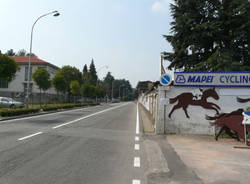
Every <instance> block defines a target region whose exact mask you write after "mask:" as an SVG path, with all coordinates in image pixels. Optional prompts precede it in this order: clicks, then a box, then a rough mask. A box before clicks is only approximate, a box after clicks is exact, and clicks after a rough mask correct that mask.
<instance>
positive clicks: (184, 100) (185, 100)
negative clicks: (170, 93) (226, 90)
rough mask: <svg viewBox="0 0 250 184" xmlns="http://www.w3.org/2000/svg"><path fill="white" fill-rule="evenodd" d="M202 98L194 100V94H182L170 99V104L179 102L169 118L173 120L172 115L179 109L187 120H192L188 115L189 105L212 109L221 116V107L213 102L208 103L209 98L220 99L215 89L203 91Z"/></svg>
mask: <svg viewBox="0 0 250 184" xmlns="http://www.w3.org/2000/svg"><path fill="white" fill-rule="evenodd" d="M200 91H201V92H202V96H201V99H200V100H194V98H195V96H194V95H193V94H192V93H182V94H180V95H178V96H177V97H175V98H170V100H169V103H170V104H173V103H175V102H176V101H178V104H176V105H175V106H174V107H173V109H172V110H171V112H170V113H169V115H168V117H169V118H171V115H172V113H173V112H174V111H175V110H176V109H179V108H182V109H183V110H184V112H185V114H186V117H187V118H190V117H189V115H188V113H187V107H188V106H189V105H195V106H201V107H203V108H204V109H212V110H215V111H216V114H219V111H218V110H220V107H219V106H218V105H216V104H214V103H212V102H208V101H207V98H209V97H212V98H214V99H215V100H218V99H219V95H218V94H217V92H216V91H215V89H207V90H205V91H203V90H201V89H200Z"/></svg>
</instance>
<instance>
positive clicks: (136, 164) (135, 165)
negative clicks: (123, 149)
mask: <svg viewBox="0 0 250 184" xmlns="http://www.w3.org/2000/svg"><path fill="white" fill-rule="evenodd" d="M134 167H141V160H140V157H135V158H134Z"/></svg>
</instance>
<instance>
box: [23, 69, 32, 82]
mask: <svg viewBox="0 0 250 184" xmlns="http://www.w3.org/2000/svg"><path fill="white" fill-rule="evenodd" d="M28 70H29V67H28V66H26V67H25V76H24V80H25V81H28ZM31 76H32V66H31V67H30V81H32V77H31Z"/></svg>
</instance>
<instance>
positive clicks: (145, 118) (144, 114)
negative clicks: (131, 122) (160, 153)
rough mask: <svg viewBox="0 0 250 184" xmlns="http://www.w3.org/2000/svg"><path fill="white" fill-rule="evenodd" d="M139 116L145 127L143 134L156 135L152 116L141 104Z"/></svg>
mask: <svg viewBox="0 0 250 184" xmlns="http://www.w3.org/2000/svg"><path fill="white" fill-rule="evenodd" d="M139 116H140V122H141V123H142V127H143V133H145V134H154V133H155V128H154V120H153V118H152V115H151V114H150V113H149V112H148V111H147V110H146V109H145V107H143V106H142V105H141V104H139Z"/></svg>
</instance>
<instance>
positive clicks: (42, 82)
mask: <svg viewBox="0 0 250 184" xmlns="http://www.w3.org/2000/svg"><path fill="white" fill-rule="evenodd" d="M32 78H33V80H34V81H35V83H36V84H37V86H38V87H39V89H40V106H41V101H42V100H41V98H42V92H41V91H42V90H43V91H44V92H45V91H46V90H47V89H49V88H50V87H51V81H50V74H49V72H48V71H47V70H46V69H45V68H39V69H37V70H36V71H35V72H34V73H33V74H32Z"/></svg>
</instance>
